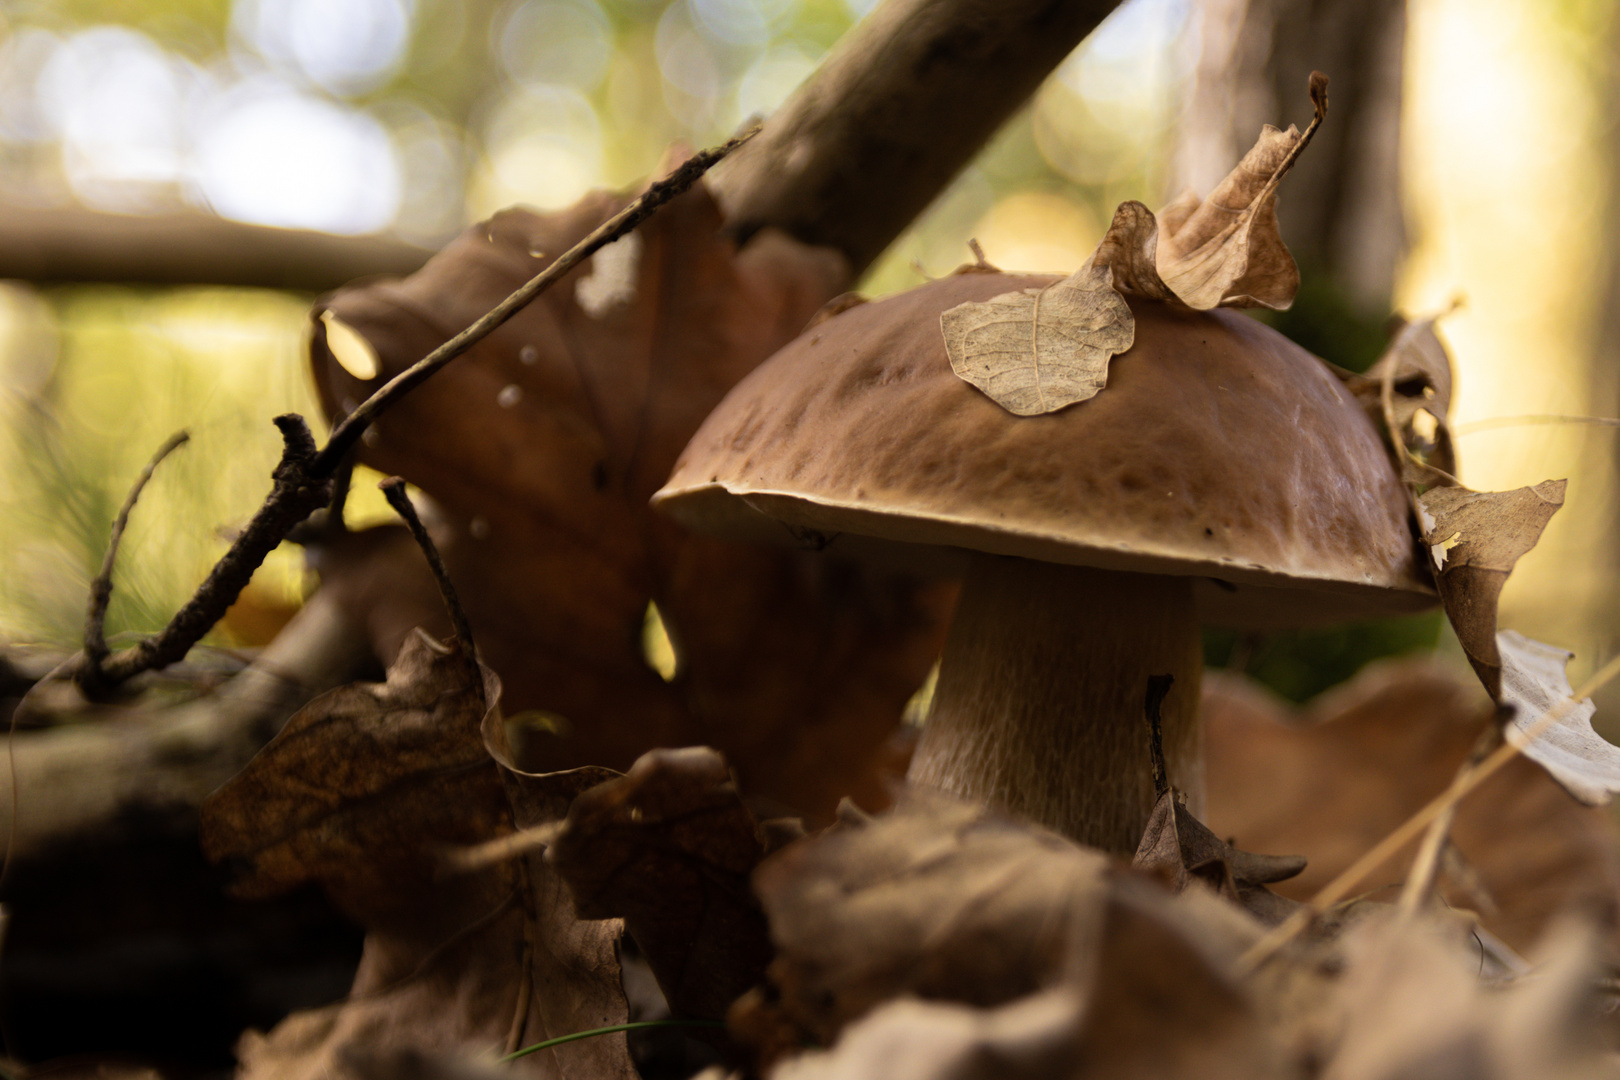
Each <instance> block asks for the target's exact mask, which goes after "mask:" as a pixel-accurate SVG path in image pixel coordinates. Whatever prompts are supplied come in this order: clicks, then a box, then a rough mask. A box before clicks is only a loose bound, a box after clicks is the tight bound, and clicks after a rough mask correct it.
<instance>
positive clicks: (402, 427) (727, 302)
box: [313, 185, 950, 815]
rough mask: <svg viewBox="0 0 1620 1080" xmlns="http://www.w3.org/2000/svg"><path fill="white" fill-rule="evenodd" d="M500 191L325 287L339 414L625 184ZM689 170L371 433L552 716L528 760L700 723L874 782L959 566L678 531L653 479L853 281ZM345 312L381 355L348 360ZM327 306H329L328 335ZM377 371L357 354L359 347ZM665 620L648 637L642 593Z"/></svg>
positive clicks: (785, 774) (636, 746) (330, 379)
mask: <svg viewBox="0 0 1620 1080" xmlns="http://www.w3.org/2000/svg"><path fill="white" fill-rule="evenodd" d="M625 201H626V200H625V199H624V198H623V197H621V196H614V195H607V194H596V195H591V196H588V197H586V198H585V199H584V200H582V201H581V202H580V203H579V204H578V205H577V206H575V207H573V208H571V209H568V210H564V211H559V212H556V213H551V214H545V215H537V214H532V213H529V212H526V211H521V210H509V211H504V212H502V213H501V214H498V215H496V216H495V217H494V218H492V219H491V220H490V221H488V222H484V223H482V224H480V225H478V226H475V227H474V228H472V229H470V230H468V232H466V233H465V234H463V235H462V236H461V237H459V238H458V239H456V240H454V241H452V242H451V243H450V244H449V245H448V246H447V247H446V248H445V250H444V251H443V252H441V253H440V254H439V255H438V256H436V257H435V258H434V259H433V260H431V261H430V262H429V263H428V265H427V266H426V267H424V268H423V269H422V270H421V271H420V272H419V273H417V274H415V275H413V276H412V277H410V278H408V279H405V280H403V281H379V282H373V283H370V284H367V285H362V286H359V287H355V288H351V289H347V290H344V291H342V292H339V293H337V294H335V295H334V296H333V297H331V298H329V299H328V300H326V301H324V302H323V305H322V310H323V312H324V313H325V321H324V322H322V323H320V324H318V325H317V327H316V335H315V346H314V350H313V352H314V363H315V372H316V379H317V384H318V386H319V388H320V391H321V394H322V401H323V404H324V406H325V408H326V410H327V412H328V413H329V414H330V415H339V414H342V413H343V412H345V411H346V410H347V409H348V408H352V407H353V403H354V402H357V401H360V400H363V399H364V397H365V396H366V394H367V393H368V392H369V391H370V390H371V389H373V388H374V387H375V385H377V383H378V381H380V380H382V379H386V378H388V377H390V376H391V375H393V374H396V373H397V372H398V371H399V370H401V369H403V367H404V366H405V365H407V364H409V363H411V362H414V361H415V360H417V359H419V358H420V357H421V356H422V355H423V354H425V353H426V352H427V351H428V350H429V349H431V348H432V347H434V346H436V345H438V344H439V343H440V342H442V341H443V340H444V339H445V338H447V337H448V336H449V335H450V334H452V333H454V332H456V331H458V330H459V329H461V328H462V327H463V326H465V325H466V324H467V323H469V322H471V321H472V320H473V319H474V318H476V317H477V316H479V315H481V314H483V313H484V312H485V311H486V310H488V309H489V308H490V307H491V306H492V305H493V304H494V303H495V302H496V301H497V300H499V299H500V298H502V297H504V296H505V295H506V294H507V293H508V292H510V291H511V290H512V289H513V288H515V287H516V286H517V285H518V284H520V283H521V282H523V281H525V280H526V279H528V278H529V277H530V276H531V275H532V274H534V273H535V272H536V271H538V270H539V269H540V268H541V267H543V266H544V265H545V264H546V262H547V260H549V259H550V258H553V257H555V256H556V255H557V254H558V253H560V252H561V251H563V250H565V249H566V248H567V247H568V246H569V245H570V244H571V243H572V242H573V241H575V240H577V239H578V238H579V237H580V236H582V235H584V233H586V232H587V231H588V230H589V229H590V228H592V227H594V226H595V225H596V224H597V223H598V222H600V221H601V220H602V219H604V218H605V217H606V216H608V214H610V213H611V212H613V211H614V210H616V209H618V208H619V207H620V206H622V205H623V204H624V202H625ZM721 224H722V221H721V216H720V211H719V209H718V207H717V206H716V204H715V202H714V200H713V198H712V197H711V196H710V195H709V194H708V192H707V191H705V190H703V189H702V187H701V185H700V186H699V187H698V188H695V189H693V190H692V191H690V192H688V193H687V194H686V195H683V196H681V197H680V198H678V199H676V200H674V201H673V202H672V203H671V204H670V205H669V206H668V207H666V208H665V209H664V210H663V211H662V212H660V214H659V215H657V216H656V217H654V218H653V219H651V220H650V221H648V222H647V223H646V224H644V225H643V226H642V227H641V228H640V229H638V230H637V231H636V233H634V234H633V235H632V237H630V238H627V239H626V240H622V241H619V242H618V243H617V244H614V245H611V246H610V247H609V248H606V249H603V251H601V252H599V253H598V254H597V255H596V256H595V257H593V259H592V260H590V261H589V262H588V263H587V264H586V265H585V266H583V267H582V268H580V269H579V270H577V271H576V272H575V273H573V274H571V275H569V276H568V277H566V278H564V279H563V280H562V281H561V282H560V283H559V284H558V286H557V287H555V288H553V289H551V290H550V291H548V292H547V293H546V294H544V295H543V296H541V297H540V298H539V299H538V300H536V301H535V302H534V303H533V304H531V305H529V307H527V308H525V309H524V310H523V311H521V312H519V313H518V314H517V315H516V316H515V317H514V318H513V319H512V321H511V322H509V323H508V324H506V325H505V326H503V327H502V328H501V329H499V330H497V331H496V332H495V333H494V334H493V335H491V337H490V338H488V339H486V340H485V341H484V342H483V343H481V344H480V345H479V346H477V347H476V348H474V349H473V350H471V351H470V352H469V353H468V354H467V355H466V356H463V357H461V358H460V359H458V360H457V361H456V362H455V363H454V364H451V365H450V366H449V367H447V368H446V369H445V370H443V371H441V372H439V373H438V374H437V375H435V376H434V377H433V379H432V381H431V383H430V384H429V385H427V386H425V387H424V388H423V389H422V390H421V391H420V392H419V393H416V394H413V395H411V396H409V397H407V398H406V399H405V400H403V401H402V402H401V403H400V404H399V406H398V407H397V408H395V409H394V410H392V411H391V412H389V413H388V414H386V415H385V416H384V417H383V418H382V419H381V420H380V421H379V422H378V424H377V425H376V426H375V427H374V428H373V430H372V432H371V433H370V434H369V435H368V439H367V442H366V443H365V445H363V446H362V447H361V448H360V459H361V460H362V461H363V462H365V463H367V464H370V465H374V466H376V467H378V468H380V469H383V470H385V471H388V472H393V473H397V474H399V475H401V476H404V477H405V478H406V479H407V480H410V481H411V482H413V483H415V484H416V485H418V486H419V487H420V488H422V489H423V490H424V491H425V492H427V493H428V494H429V495H430V496H432V497H433V499H434V500H436V502H437V503H438V504H439V506H440V507H442V508H443V510H444V523H445V528H444V530H443V533H444V534H445V535H444V536H443V538H442V546H443V548H444V550H445V558H446V561H447V562H448V564H449V566H450V569H451V573H452V575H453V576H454V577H455V579H456V582H457V585H458V587H459V589H460V591H461V594H462V597H463V602H464V604H465V606H466V608H467V612H468V617H469V618H470V619H471V621H472V622H473V624H474V625H475V626H477V627H478V630H479V634H480V639H481V641H482V642H483V647H484V650H485V659H486V660H487V661H488V662H489V663H490V664H491V666H492V667H494V668H495V669H496V670H497V671H499V672H501V673H502V675H503V677H504V679H505V682H506V693H507V702H506V704H507V708H508V711H510V712H513V713H516V712H519V711H523V710H528V709H539V710H544V711H545V712H548V713H551V714H554V715H556V716H560V717H562V718H563V719H564V720H566V721H567V722H568V726H569V728H570V730H571V734H570V735H569V736H568V737H567V738H562V737H557V736H555V735H544V736H537V737H536V739H535V740H534V741H533V745H532V746H526V747H525V748H524V749H525V754H529V753H533V754H534V756H533V757H532V758H531V757H527V756H526V757H525V763H526V764H529V765H531V766H533V767H537V768H540V769H544V770H556V769H565V768H570V767H577V766H583V765H607V766H611V767H614V768H618V769H624V768H628V767H629V766H630V764H631V762H633V761H634V760H635V759H636V757H637V756H639V755H640V754H641V753H642V752H643V751H645V750H647V749H649V748H651V747H654V746H680V745H691V744H705V743H706V744H711V745H714V746H716V747H718V748H719V749H721V750H722V751H724V752H725V753H726V755H727V758H728V760H730V761H731V763H732V764H733V766H734V767H736V768H737V770H738V772H739V774H740V776H741V778H742V780H743V782H744V783H745V784H746V785H747V786H748V789H749V790H750V791H754V792H764V793H766V794H769V795H770V796H772V797H774V798H776V799H778V800H779V801H781V802H783V803H786V804H789V805H793V806H796V807H798V808H800V809H802V810H806V811H809V812H811V813H815V814H818V815H828V814H830V813H831V810H832V808H833V806H834V805H835V804H836V802H837V799H838V798H839V797H840V796H841V795H843V794H855V795H857V796H858V797H860V798H862V799H864V800H866V801H867V802H881V800H882V799H883V798H884V794H883V793H884V789H883V787H882V782H881V779H880V775H879V774H880V767H881V766H882V765H884V764H885V763H886V760H887V759H886V757H885V747H884V744H885V741H886V739H887V737H888V735H889V734H890V732H892V731H893V729H894V727H895V726H896V725H897V723H898V720H899V717H900V713H901V710H902V708H903V706H904V703H905V701H906V700H907V698H908V697H909V696H910V695H911V693H912V692H913V691H914V690H915V689H916V686H917V685H918V684H919V683H920V682H921V681H922V678H923V676H924V674H925V673H926V671H927V668H928V665H929V664H930V663H931V662H932V660H933V657H934V655H935V654H936V653H937V651H938V648H939V640H940V636H941V635H942V634H943V625H944V618H945V615H946V612H947V610H948V605H949V602H950V592H949V590H948V589H942V588H940V587H931V588H928V589H920V588H918V587H917V586H915V585H914V584H913V583H911V582H910V581H909V580H907V579H903V578H901V577H899V576H896V575H894V574H886V573H881V572H877V571H871V570H865V569H850V568H845V567H838V566H830V565H827V564H826V562H825V560H817V559H814V558H813V557H811V556H809V555H805V554H800V553H795V552H791V551H781V550H763V549H758V548H752V547H745V546H741V545H735V544H728V543H723V542H719V541H714V540H710V539H706V538H694V537H691V536H689V535H687V534H686V533H685V532H684V531H683V530H681V529H680V528H679V527H678V526H676V525H674V524H673V523H671V522H670V521H668V520H667V519H664V518H661V517H659V516H656V515H654V514H653V513H652V512H651V511H650V510H649V509H648V507H647V498H648V496H650V495H651V494H652V492H653V491H654V490H655V489H656V488H657V487H658V485H659V484H660V483H661V482H662V481H663V480H664V478H665V477H666V476H667V475H668V472H669V469H670V467H671V465H672V464H673V463H674V460H675V456H676V454H677V453H678V452H679V451H680V449H681V447H682V446H683V445H684V444H685V442H686V441H687V439H688V438H689V437H690V436H691V434H692V432H693V430H694V429H695V428H696V427H697V425H698V423H699V422H700V421H701V420H702V419H703V417H704V416H705V415H706V414H707V413H708V412H709V410H710V409H711V408H712V407H713V406H714V405H715V404H716V403H717V402H718V401H719V400H720V398H721V397H723V396H724V395H725V393H726V391H727V390H729V389H730V387H731V386H732V384H733V383H735V382H736V381H737V380H738V379H739V378H740V377H741V376H742V375H744V374H745V373H747V372H748V371H749V370H750V369H752V368H753V367H754V366H755V365H757V364H758V363H759V362H760V361H761V360H763V359H764V358H765V357H767V356H768V355H770V354H771V353H772V352H773V351H775V350H776V349H777V348H778V347H779V346H780V345H782V344H784V343H786V342H787V341H788V340H789V339H791V338H792V337H793V336H794V335H795V334H796V333H798V331H799V330H800V328H801V327H802V326H803V325H804V323H805V322H806V320H807V319H809V317H810V316H811V315H812V314H813V313H814V312H815V311H816V309H817V308H818V307H819V306H820V305H821V304H822V303H823V302H824V301H826V300H827V299H829V298H830V297H831V296H833V295H834V294H835V293H837V292H838V291H839V290H840V289H842V287H843V285H844V280H843V279H844V270H843V267H842V264H841V262H840V260H839V257H838V256H836V255H834V254H832V253H830V252H829V251H827V250H825V249H818V248H811V247H807V246H805V245H802V244H798V243H796V242H794V241H792V240H790V239H788V238H786V237H785V236H783V235H781V234H779V233H776V232H774V231H772V230H764V231H763V232H761V233H760V234H758V235H756V236H755V237H754V238H753V239H752V240H751V241H750V242H749V243H748V244H747V245H746V246H745V247H744V248H743V249H741V250H740V251H739V250H737V249H736V248H735V246H734V245H733V244H732V243H731V242H730V241H728V240H727V239H725V238H724V237H723V236H721V235H719V229H720V226H721ZM333 320H337V323H340V324H341V325H342V326H343V327H345V328H346V329H347V330H348V331H350V332H351V336H353V337H357V338H359V339H361V340H363V341H364V342H365V343H366V344H367V345H368V347H369V348H370V350H371V352H372V353H373V354H374V355H375V357H376V374H375V377H374V378H372V379H361V378H357V377H356V376H355V374H354V373H352V372H350V371H348V370H346V369H345V368H344V367H343V366H342V364H341V363H340V360H341V358H340V357H336V356H334V355H333V354H332V352H331V349H332V347H333V341H334V338H333V335H332V333H331V332H330V328H331V327H332V326H333V325H334V322H333ZM323 330H325V331H327V332H325V333H323ZM361 371H362V373H365V369H364V368H362V369H361ZM650 600H651V601H656V603H657V605H658V608H659V610H660V612H661V614H662V615H663V618H664V620H665V622H666V625H667V626H668V628H669V630H670V633H671V636H672V638H673V639H674V642H675V645H676V650H677V654H678V660H679V669H678V671H677V675H676V679H675V681H674V682H673V683H671V682H666V681H665V680H664V679H663V678H661V677H660V675H659V674H658V673H656V672H654V671H653V670H652V669H651V668H650V667H649V666H648V664H647V663H646V661H645V658H644V656H643V654H642V649H641V627H642V625H643V620H644V618H645V616H646V612H647V607H648V603H649V601H650Z"/></svg>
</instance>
